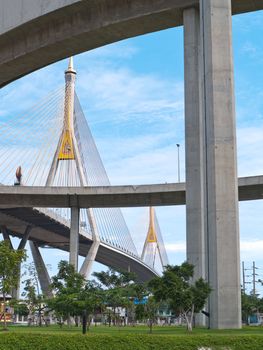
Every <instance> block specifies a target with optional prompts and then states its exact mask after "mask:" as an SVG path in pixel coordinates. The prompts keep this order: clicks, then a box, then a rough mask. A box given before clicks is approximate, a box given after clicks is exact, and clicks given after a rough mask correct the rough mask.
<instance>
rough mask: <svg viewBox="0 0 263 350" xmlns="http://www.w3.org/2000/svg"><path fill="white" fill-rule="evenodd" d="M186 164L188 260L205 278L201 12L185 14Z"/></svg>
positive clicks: (197, 276) (188, 11)
mask: <svg viewBox="0 0 263 350" xmlns="http://www.w3.org/2000/svg"><path fill="white" fill-rule="evenodd" d="M184 76H185V161H186V231H187V237H186V242H187V247H186V248H187V260H188V261H189V262H190V263H191V264H193V265H194V266H195V278H199V277H203V278H205V237H204V180H203V179H204V171H203V161H204V157H203V123H202V113H201V112H202V111H201V96H200V94H201V86H200V21H199V11H198V9H196V8H189V9H186V10H185V11H184Z"/></svg>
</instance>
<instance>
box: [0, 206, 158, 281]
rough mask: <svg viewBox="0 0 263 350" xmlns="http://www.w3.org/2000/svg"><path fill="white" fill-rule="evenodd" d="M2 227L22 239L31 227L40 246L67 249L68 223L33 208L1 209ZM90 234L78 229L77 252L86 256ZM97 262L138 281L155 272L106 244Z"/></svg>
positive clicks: (34, 239)
mask: <svg viewBox="0 0 263 350" xmlns="http://www.w3.org/2000/svg"><path fill="white" fill-rule="evenodd" d="M0 223H1V226H6V227H7V228H8V230H9V231H10V234H11V235H13V236H16V237H20V238H22V236H23V233H24V232H25V229H26V227H27V226H28V225H30V226H32V227H33V228H32V231H31V234H30V240H32V241H35V242H37V243H38V244H39V245H40V246H49V247H53V248H58V249H61V250H64V251H69V234H70V230H69V226H68V225H66V224H65V223H63V222H60V221H58V220H56V219H54V217H51V216H50V215H47V214H45V213H43V212H42V211H40V210H37V209H34V208H6V209H1V210H0ZM91 243H92V240H91V238H90V236H89V235H88V234H87V233H86V232H84V231H81V232H80V236H79V254H80V255H81V256H84V257H85V256H86V255H87V253H88V251H89V248H90V246H91ZM96 261H98V262H100V263H102V264H104V265H107V266H111V267H113V268H119V269H123V270H128V269H130V271H133V272H135V273H136V274H137V275H138V278H139V280H141V281H147V280H149V279H150V278H152V277H154V276H155V275H156V273H155V272H154V270H152V269H151V268H149V266H147V265H146V264H144V263H143V262H142V261H141V260H140V259H138V258H137V257H133V256H131V255H129V254H128V253H126V252H124V251H121V250H120V249H119V248H117V247H116V248H114V247H112V246H110V245H107V244H106V243H101V244H100V247H99V250H98V254H97V257H96Z"/></svg>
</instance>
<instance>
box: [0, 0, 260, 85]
mask: <svg viewBox="0 0 263 350" xmlns="http://www.w3.org/2000/svg"><path fill="white" fill-rule="evenodd" d="M192 7H199V0H154V1H152V0H132V1H130V0H86V1H80V0H53V1H46V0H27V1H21V0H12V1H10V0H2V1H1V3H0V71H1V77H0V87H1V86H4V85H6V84H8V83H10V82H11V81H13V80H15V79H17V78H19V77H22V76H23V75H25V74H28V73H30V72H33V71H34V70H36V69H39V68H41V67H44V66H46V65H48V64H50V63H53V62H56V61H58V60H61V59H63V58H65V57H69V56H71V55H74V54H78V53H81V52H84V51H87V50H92V49H94V48H97V47H99V46H103V45H106V44H109V43H113V42H116V41H119V40H123V39H127V38H130V37H134V36H137V35H142V34H146V33H150V32H154V31H158V30H162V29H167V28H171V27H175V26H181V25H183V12H184V10H185V9H187V8H192ZM261 9H263V0H245V1H244V0H232V13H233V14H239V13H244V12H249V11H256V10H261Z"/></svg>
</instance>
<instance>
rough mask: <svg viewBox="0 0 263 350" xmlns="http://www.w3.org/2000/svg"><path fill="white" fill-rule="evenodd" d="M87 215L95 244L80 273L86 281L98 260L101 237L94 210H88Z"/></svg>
mask: <svg viewBox="0 0 263 350" xmlns="http://www.w3.org/2000/svg"><path fill="white" fill-rule="evenodd" d="M87 215H88V219H89V223H90V228H91V232H92V240H93V243H92V245H91V247H90V249H89V252H88V254H87V256H86V258H85V260H84V261H83V264H82V266H81V269H80V271H79V272H80V273H81V274H82V275H83V276H84V277H85V278H86V279H88V278H89V276H90V273H91V270H92V266H93V263H94V261H95V259H96V256H97V252H98V249H99V246H100V236H99V232H98V228H97V225H96V220H95V217H94V213H93V210H92V209H91V208H88V209H87Z"/></svg>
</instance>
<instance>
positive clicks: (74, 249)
mask: <svg viewBox="0 0 263 350" xmlns="http://www.w3.org/2000/svg"><path fill="white" fill-rule="evenodd" d="M69 241H70V242H69V263H70V264H71V265H73V266H74V267H75V269H76V271H78V257H79V208H78V207H72V208H71V221H70V240H69Z"/></svg>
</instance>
